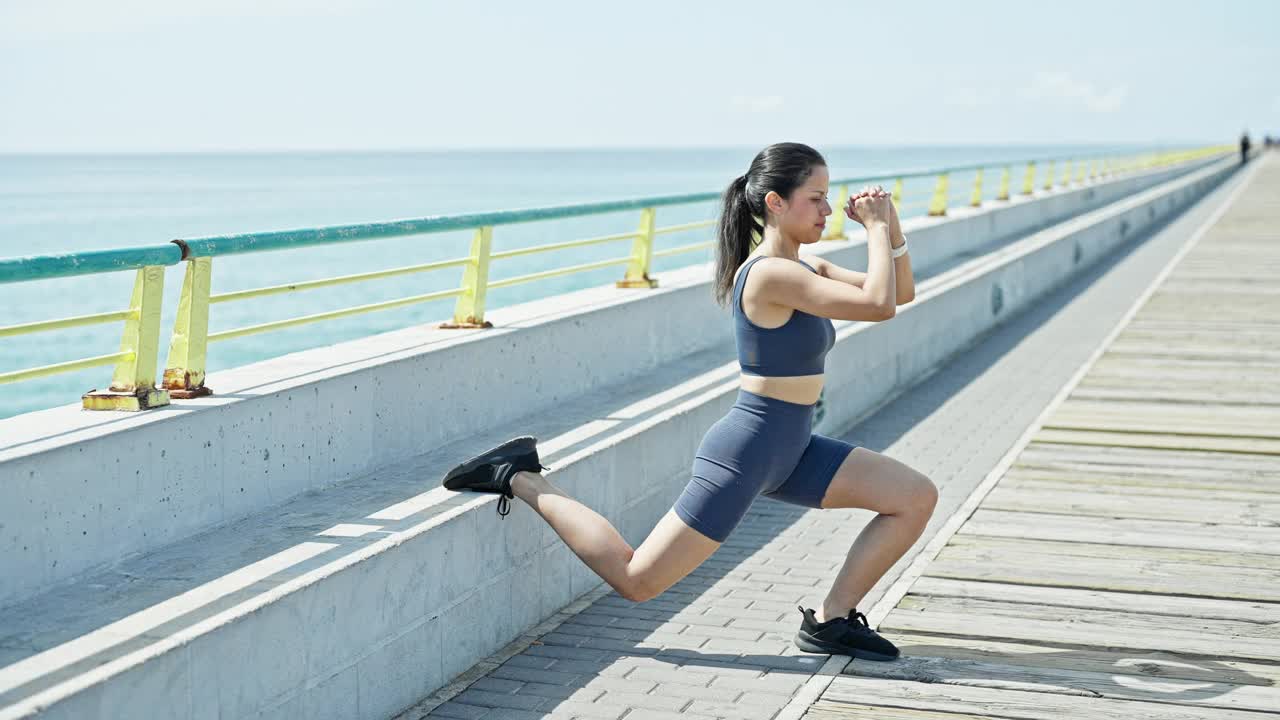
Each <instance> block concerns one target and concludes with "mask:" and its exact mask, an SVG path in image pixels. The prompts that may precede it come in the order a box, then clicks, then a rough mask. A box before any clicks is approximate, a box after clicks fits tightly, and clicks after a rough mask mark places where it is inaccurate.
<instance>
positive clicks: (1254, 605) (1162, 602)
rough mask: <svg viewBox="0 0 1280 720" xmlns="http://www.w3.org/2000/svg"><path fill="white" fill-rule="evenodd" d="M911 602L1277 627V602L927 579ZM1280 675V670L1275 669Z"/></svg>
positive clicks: (918, 582)
mask: <svg viewBox="0 0 1280 720" xmlns="http://www.w3.org/2000/svg"><path fill="white" fill-rule="evenodd" d="M910 596H928V597H959V598H974V600H988V601H993V602H1025V603H1032V605H1051V606H1055V607H1080V609H1088V610H1112V611H1115V612H1139V614H1143V615H1165V616H1170V618H1207V619H1217V620H1239V621H1245V623H1257V624H1261V625H1267V624H1275V623H1277V621H1280V619H1277V616H1276V610H1277V609H1276V606H1275V603H1272V602H1258V601H1242V600H1221V598H1207V597H1184V596H1171V594H1155V593H1139V592H1116V591H1098V589H1078V588H1052V589H1051V591H1046V589H1044V588H1043V587H1037V585H1025V584H1019V583H989V582H978V580H963V579H954V578H938V577H932V575H927V577H923V578H920V579H919V580H916V583H915V584H914V585H911V592H910V593H909V597H910ZM1276 673H1277V674H1280V667H1276Z"/></svg>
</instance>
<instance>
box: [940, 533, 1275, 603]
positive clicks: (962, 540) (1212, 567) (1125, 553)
mask: <svg viewBox="0 0 1280 720" xmlns="http://www.w3.org/2000/svg"><path fill="white" fill-rule="evenodd" d="M947 550H949V551H951V552H952V554H953V555H955V556H957V557H962V556H963V557H981V556H983V555H992V556H1001V555H1003V554H1004V553H1022V554H1026V555H1040V556H1044V557H1046V558H1047V557H1050V556H1052V557H1054V558H1062V559H1063V560H1064V561H1065V560H1067V559H1069V558H1080V559H1081V561H1083V562H1089V563H1106V562H1111V561H1113V560H1115V561H1128V560H1134V561H1140V562H1143V563H1182V564H1190V565H1198V566H1203V567H1204V568H1206V571H1207V572H1218V569H1219V568H1254V569H1257V570H1270V571H1273V572H1277V573H1280V555H1270V554H1267V553H1255V552H1222V551H1218V550H1205V549H1202V548H1166V547H1148V546H1146V545H1142V544H1138V545H1116V544H1108V543H1096V542H1090V541H1083V542H1062V541H1059V540H1028V539H1025V538H1017V539H1014V538H1002V537H987V536H985V535H962V536H956V537H954V538H952V541H951V542H950V543H949V544H948V545H947ZM1276 610H1277V611H1280V608H1276ZM1278 619H1280V618H1278Z"/></svg>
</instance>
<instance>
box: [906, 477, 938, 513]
mask: <svg viewBox="0 0 1280 720" xmlns="http://www.w3.org/2000/svg"><path fill="white" fill-rule="evenodd" d="M913 483H914V488H913V492H912V494H911V499H912V502H911V512H913V513H915V514H918V515H923V516H924V517H925V518H926V519H927V518H928V517H929V516H931V515H933V509H934V508H935V507H937V505H938V486H937V485H934V484H933V481H932V480H930V479H929V478H928V477H927V476H925V475H921V474H919V473H917V474H916V477H915V479H914V481H913Z"/></svg>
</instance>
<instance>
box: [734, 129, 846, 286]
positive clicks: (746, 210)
mask: <svg viewBox="0 0 1280 720" xmlns="http://www.w3.org/2000/svg"><path fill="white" fill-rule="evenodd" d="M826 164H827V161H826V160H824V159H823V157H822V154H821V153H819V152H818V151H817V150H814V149H813V148H811V147H809V146H808V145H801V144H800V143H777V144H774V145H770V146H769V147H767V148H765V149H764V150H761V151H760V153H759V154H758V155H756V157H755V159H754V160H752V161H751V167H750V168H749V169H748V170H747V173H746V174H745V175H742V176H740V177H738V178H737V179H735V180H734V181H733V182H731V183H729V187H728V188H726V189H725V191H724V197H723V198H722V199H721V207H720V221H719V223H718V224H717V226H716V245H717V248H716V251H717V252H716V281H715V286H714V292H715V299H716V302H718V303H720V304H721V305H728V304H729V301H730V299H731V298H732V297H733V278H734V275H735V274H737V272H738V267H739V266H741V265H742V263H743V262H744V261H745V260H746V259H747V256H748V255H750V254H751V250H752V249H753V248H754V247H755V244H756V243H757V242H758V240H757V239H756V237H757V236H762V235H763V233H764V226H763V225H761V220H763V219H764V217H765V207H764V196H765V195H768V194H769V193H770V192H776V193H778V194H779V195H781V196H782V197H784V198H790V197H791V194H792V193H793V192H795V189H796V188H798V187H800V186H801V185H803V184H804V183H805V181H807V180H808V179H809V175H810V174H811V173H812V172H813V169H814V168H815V167H819V166H825V165H826ZM757 218H760V219H759V220H758V219H757Z"/></svg>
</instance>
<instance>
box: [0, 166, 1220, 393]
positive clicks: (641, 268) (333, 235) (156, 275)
mask: <svg viewBox="0 0 1280 720" xmlns="http://www.w3.org/2000/svg"><path fill="white" fill-rule="evenodd" d="M1232 150H1233V148H1232V146H1215V147H1210V148H1201V149H1196V150H1188V151H1178V152H1165V153H1147V154H1142V155H1137V156H1126V157H1112V156H1109V157H1104V158H1088V159H1077V160H1065V161H1060V160H1049V161H1048V162H1037V161H1032V162H1027V163H1026V166H1025V170H1024V172H1023V177H1022V183H1021V191H1020V194H1022V195H1033V194H1035V192H1036V190H1035V187H1036V183H1037V181H1038V180H1039V181H1041V182H1042V183H1043V185H1042V188H1043V189H1044V190H1051V189H1053V188H1054V187H1055V186H1058V185H1060V186H1064V187H1065V186H1069V185H1071V184H1072V183H1074V184H1076V185H1081V184H1083V183H1085V182H1086V181H1087V180H1088V181H1092V180H1095V179H1097V178H1099V177H1101V178H1107V177H1112V176H1115V175H1117V174H1122V173H1129V172H1134V171H1139V170H1146V169H1150V168H1154V167H1161V166H1165V165H1170V164H1174V163H1181V162H1187V161H1191V160H1196V159H1200V158H1204V157H1208V156H1210V155H1214V154H1219V153H1224V152H1231V151H1232ZM1086 163H1087V167H1086ZM1017 164H1019V165H1020V164H1021V163H1017ZM1013 165H1014V163H993V164H990V165H984V166H971V167H967V168H951V169H946V170H941V171H936V173H911V174H903V175H898V176H885V177H875V178H862V179H851V180H844V181H836V182H835V183H833V185H834V186H835V187H837V188H838V192H839V196H838V197H839V199H838V201H837V204H836V206H835V212H834V213H833V215H832V219H831V221H830V222H829V225H828V230H827V232H826V234H825V235H824V239H837V240H838V239H845V238H846V237H847V235H846V230H845V227H846V223H845V216H844V213H843V206H844V204H845V203H846V201H847V200H848V198H849V194H850V186H851V185H852V184H854V183H858V182H861V183H872V182H877V181H882V182H887V181H889V180H892V181H893V201H894V204H895V206H897V207H898V208H899V210H900V211H901V212H904V213H906V212H909V211H912V210H917V209H925V210H926V211H927V213H928V214H929V215H934V216H942V215H946V213H947V209H948V208H949V207H952V206H957V205H967V206H969V207H979V206H981V205H983V204H984V203H986V202H988V201H989V200H994V201H1008V200H1009V199H1010V185H1011V182H1012V174H1013V169H1012V168H1013ZM988 169H989V170H993V171H994V170H999V171H1000V175H999V178H1000V179H999V183H998V184H996V185H995V187H994V192H991V190H992V188H991V187H990V186H988V185H984V176H985V175H984V171H985V170H988ZM1041 172H1042V173H1043V174H1042V175H1041V174H1040V173H1041ZM970 173H972V178H971V180H967V178H969V174H970ZM1056 173H1057V174H1056ZM935 174H936V177H935ZM930 177H935V180H934V186H933V190H932V191H931V192H928V193H908V192H907V191H906V185H905V183H904V180H905V179H908V178H930ZM953 177H955V178H958V180H957V184H956V191H957V194H954V195H953V193H952V192H951V184H952V179H953ZM968 182H971V183H972V184H971V185H968V184H967V183H968ZM988 193H990V194H991V197H990V198H988ZM716 198H718V193H701V194H696V195H684V196H670V197H664V198H648V199H642V200H634V201H616V202H611V203H596V204H592V205H581V206H567V207H563V208H535V209H532V210H527V211H502V212H498V213H481V214H476V215H467V216H447V217H439V218H424V219H421V220H415V221H403V222H398V223H375V224H370V225H363V226H343V227H338V228H319V229H315V230H303V231H288V232H279V233H261V234H251V235H237V236H222V237H216V238H204V239H197V240H187V241H174V243H173V244H166V245H163V246H155V247H149V248H136V249H130V250H113V251H101V252H95V253H83V254H81V255H79V256H75V257H71V256H57V257H54V256H50V257H47V258H16V259H12V260H7V261H6V260H0V282H13V281H21V280H32V279H41V278H44V277H62V276H68V275H80V274H89V273H94V272H108V271H112V270H124V269H136V270H137V277H136V280H135V283H134V291H133V295H132V298H131V301H130V304H129V307H128V308H127V309H125V310H118V311H112V312H103V313H96V314H89V315H81V316H76V317H70V318H62V319H58V320H48V321H41V322H31V323H24V324H19V325H11V326H7V327H0V338H4V337H14V336H19V335H27V334H31V333H36V332H43V331H50V330H59V329H64V328H71V327H79V326H86V325H96V324H103V323H112V322H121V321H123V322H124V325H125V327H124V333H123V336H122V339H121V344H120V350H119V352H116V353H112V354H108V355H99V356H95V357H88V358H83V359H79V360H72V361H69V362H63V363H56V364H52V365H45V366H42V367H37V368H31V369H27V370H18V371H12V372H5V373H0V384H2V383H11V382H19V381H22V380H28V379H32V378H37V377H44V376H48V375H54V374H57V373H64V372H71V371H74V370H80V369H84V368H91V367H98V366H103V365H114V366H115V370H114V373H113V376H112V383H111V387H110V388H109V389H108V390H106V391H103V392H97V391H91V392H89V393H86V394H85V395H84V399H83V403H84V406H85V407H86V408H91V409H108V408H110V409H133V410H138V409H143V408H147V407H156V406H158V405H163V404H167V403H168V402H169V398H170V397H175V398H191V397H198V396H200V395H204V394H207V393H209V392H210V391H209V389H208V388H207V387H206V386H205V384H204V381H205V371H206V367H205V364H206V358H207V348H208V344H209V343H211V342H219V341H222V340H230V339H233V338H239V337H244V336H247V335H253V334H258V333H264V332H270V331H274V330H281V329H284V328H290V327H296V326H300V325H306V324H310V323H315V322H321V321H325V320H332V319H337V318H342V317H348V316H352V315H358V314H363V313H369V312H375V311H378V310H386V309H391V308H396V307H403V306H407V305H412V304H417V303H424V302H429V301H433V300H441V299H445V298H450V297H454V298H457V302H456V305H455V307H454V312H453V317H452V318H451V320H450V321H448V322H445V323H442V324H441V327H447V328H482V327H490V326H491V323H489V322H488V321H486V320H485V319H484V313H485V300H486V295H487V292H488V290H490V289H497V288H503V287H510V286H513V285H519V284H523V283H530V282H535V281H539V280H544V279H547V278H552V277H557V276H563V275H571V274H574V273H580V272H587V271H591V270H597V269H601V268H605V267H610V266H619V265H622V266H625V270H624V274H623V277H622V279H620V280H618V281H617V282H616V285H617V287H620V288H653V287H656V286H657V281H656V280H655V279H653V278H651V277H650V268H651V264H652V261H653V260H654V259H655V258H664V257H671V256H674V255H679V254H682V253H690V252H697V251H700V250H706V249H708V248H711V247H713V246H714V244H715V243H714V242H711V241H704V242H696V243H691V244H686V245H681V246H677V247H672V248H667V249H663V250H655V249H654V239H655V238H656V237H659V236H662V235H668V234H674V233H679V232H687V231H693V230H700V229H704V228H709V227H711V226H713V225H714V224H715V221H714V220H699V221H696V222H686V223H681V224H676V225H669V226H665V227H660V226H658V224H657V211H658V208H659V207H661V206H666V205H678V204H689V203H697V202H708V201H712V200H714V199H716ZM623 210H639V211H640V220H639V224H638V226H637V228H636V230H634V231H632V232H624V233H616V234H611V235H604V236H600V237H592V238H586V239H581V240H571V241H564V242H556V243H550V244H545V245H539V246H533V247H525V248H518V249H514V250H505V251H502V252H494V251H493V249H492V244H493V233H494V227H495V226H496V225H499V224H510V223H516V222H530V221H536V220H546V219H556V218H563V217H574V216H584V215H594V214H600V213H606V212H619V211H623ZM459 229H470V230H472V241H471V248H470V252H469V253H468V254H467V255H466V256H464V257H458V258H453V259H448V260H440V261H435V262H430V263H423V264H417V265H409V266H404V267H397V268H390V269H385V270H377V271H373V272H364V273H356V274H351V275H342V276H337V277H332V278H326V279H320V280H307V281H303V282H296V283H288V284H283V285H272V286H268V287H261V288H254V289H248V290H237V291H233V292H226V293H220V294H212V293H211V280H212V272H213V259H214V257H215V256H217V255H225V254H232V253H240V252H250V251H255V250H274V249H285V248H290V247H300V246H304V245H314V244H322V243H331V242H347V241H351V240H368V239H377V238H381V237H394V236H405V235H414V234H422V233H429V232H441V231H446V230H459ZM625 241H631V250H630V253H629V254H627V255H625V256H620V257H616V258H610V259H606V260H600V261H596V262H589V263H582V264H577V265H572V266H568V267H562V268H556V269H552V270H546V271H542V272H536V273H530V274H526V275H521V276H517V277H511V278H507V279H503V280H498V281H493V280H490V279H489V270H490V267H491V265H492V263H493V262H495V261H499V260H508V259H511V258H516V257H522V256H526V255H532V254H538V253H547V252H554V251H559V250H566V249H571V248H580V247H587V246H597V245H604V244H608V243H616V242H625ZM178 262H185V264H186V267H185V274H184V279H183V286H182V292H181V295H180V297H179V303H178V309H177V317H176V319H175V322H174V328H173V334H172V336H171V339H170V345H169V355H168V359H167V362H166V363H165V370H164V372H163V381H162V387H161V388H157V387H155V378H156V374H157V357H158V349H159V318H160V302H161V297H162V289H163V280H164V267H165V266H168V265H174V264H177V263H178ZM451 267H461V268H462V278H461V286H460V287H457V288H452V289H448V290H439V291H436V292H430V293H423V294H419V295H413V296H409V297H403V298H397V299H394V300H387V301H383V302H376V303H370V304H365V305H359V306H356V307H350V308H343V309H339V310H332V311H328V312H321V313H314V314H311V315H304V316H301V317H295V318H288V319H284V320H276V321H272V322H265V323H259V324H255V325H249V326H245V327H240V328H234V329H231V330H224V331H221V332H215V333H210V332H209V331H208V327H209V311H210V306H212V305H218V304H222V303H227V302H238V301H243V300H251V299H255V298H261V297H266V296H272V295H279V294H283V293H291V292H298V291H303V290H313V289H318V288H325V287H333V286H336V285H345V284H349V283H356V282H365V281H371V280H378V279H384V278H390V277H397V276H404V275H411V274H416V273H423V272H429V271H433V270H442V269H447V268H451Z"/></svg>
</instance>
